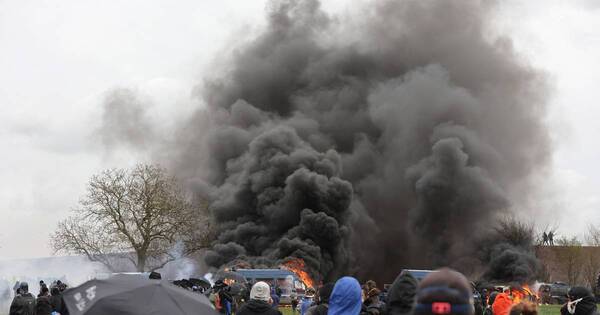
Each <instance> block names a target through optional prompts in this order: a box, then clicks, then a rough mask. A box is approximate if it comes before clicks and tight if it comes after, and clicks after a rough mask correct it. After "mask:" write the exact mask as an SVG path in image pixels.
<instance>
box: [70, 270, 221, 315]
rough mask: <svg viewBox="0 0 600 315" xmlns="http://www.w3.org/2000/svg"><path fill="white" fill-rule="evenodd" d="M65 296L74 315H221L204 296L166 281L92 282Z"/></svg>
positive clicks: (126, 278)
mask: <svg viewBox="0 0 600 315" xmlns="http://www.w3.org/2000/svg"><path fill="white" fill-rule="evenodd" d="M63 297H64V303H65V305H66V306H67V308H68V312H69V314H70V315H106V314H128V315H148V314H169V315H191V314H194V315H217V313H216V312H215V310H214V308H213V307H212V305H211V304H210V302H209V301H208V299H207V298H206V297H205V296H204V295H202V294H197V293H194V292H191V291H187V290H185V289H182V288H179V287H177V286H174V285H172V284H171V283H169V282H168V281H165V280H149V279H142V278H139V277H136V276H128V275H119V276H114V277H112V278H109V279H104V280H99V279H94V280H90V281H88V282H86V283H84V284H82V285H80V286H78V287H76V288H73V289H70V290H68V291H65V293H64V294H63ZM61 314H62V312H61Z"/></svg>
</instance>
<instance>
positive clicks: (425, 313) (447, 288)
mask: <svg viewBox="0 0 600 315" xmlns="http://www.w3.org/2000/svg"><path fill="white" fill-rule="evenodd" d="M416 299H417V304H416V305H415V310H414V312H413V314H415V315H441V314H444V315H473V314H474V313H475V308H474V307H473V292H472V289H471V285H470V284H469V282H468V281H467V278H465V276H463V275H462V274H461V273H459V272H457V271H454V270H451V269H448V268H442V269H439V270H437V271H436V272H433V273H430V274H429V275H427V277H425V278H424V279H423V280H422V281H421V283H420V284H419V288H418V289H417V298H416Z"/></svg>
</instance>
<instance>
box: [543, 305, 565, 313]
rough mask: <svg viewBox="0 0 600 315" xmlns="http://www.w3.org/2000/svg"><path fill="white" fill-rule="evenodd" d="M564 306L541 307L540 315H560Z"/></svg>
mask: <svg viewBox="0 0 600 315" xmlns="http://www.w3.org/2000/svg"><path fill="white" fill-rule="evenodd" d="M561 306H562V305H540V306H539V315H560V308H561Z"/></svg>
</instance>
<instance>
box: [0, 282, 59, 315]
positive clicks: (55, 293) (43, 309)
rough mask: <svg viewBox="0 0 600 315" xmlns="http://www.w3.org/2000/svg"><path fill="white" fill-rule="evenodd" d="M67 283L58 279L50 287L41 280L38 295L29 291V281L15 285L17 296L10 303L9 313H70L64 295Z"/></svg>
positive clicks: (18, 314) (10, 314)
mask: <svg viewBox="0 0 600 315" xmlns="http://www.w3.org/2000/svg"><path fill="white" fill-rule="evenodd" d="M66 289H67V285H66V284H64V283H63V282H61V281H60V280H57V281H55V282H53V283H52V284H51V285H50V287H48V285H47V284H46V283H44V281H43V280H41V281H40V292H39V293H38V295H37V297H36V296H34V295H33V294H31V293H30V292H29V284H28V283H27V282H19V283H17V284H16V285H15V297H14V298H13V300H12V303H11V304H10V310H9V315H65V314H69V312H68V310H67V307H66V305H65V304H64V300H63V297H62V293H63V291H65V290H66Z"/></svg>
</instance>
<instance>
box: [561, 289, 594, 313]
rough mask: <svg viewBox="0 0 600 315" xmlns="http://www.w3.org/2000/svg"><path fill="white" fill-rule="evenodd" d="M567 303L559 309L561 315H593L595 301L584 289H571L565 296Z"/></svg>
mask: <svg viewBox="0 0 600 315" xmlns="http://www.w3.org/2000/svg"><path fill="white" fill-rule="evenodd" d="M567 296H568V297H569V301H568V302H567V303H566V304H565V305H563V307H562V308H561V309H560V314H561V315H595V314H597V310H596V309H597V306H596V299H595V298H594V295H593V294H592V292H591V291H590V290H588V289H587V288H585V287H572V288H571V289H570V290H569V293H568V294H567Z"/></svg>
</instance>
